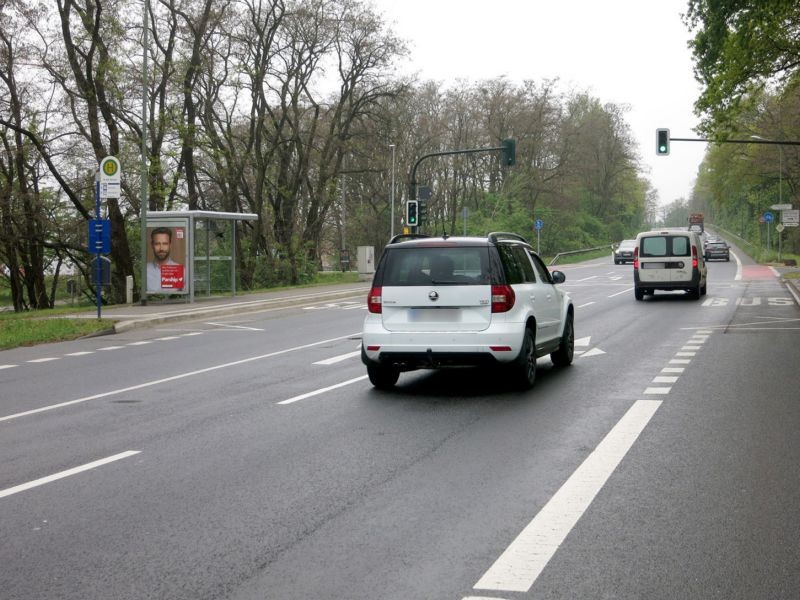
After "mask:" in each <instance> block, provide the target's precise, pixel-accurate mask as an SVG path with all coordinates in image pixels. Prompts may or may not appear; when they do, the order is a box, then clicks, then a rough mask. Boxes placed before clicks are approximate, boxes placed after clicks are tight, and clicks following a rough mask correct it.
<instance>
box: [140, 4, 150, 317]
mask: <svg viewBox="0 0 800 600" xmlns="http://www.w3.org/2000/svg"><path fill="white" fill-rule="evenodd" d="M149 13H150V0H144V15H143V17H142V22H143V26H142V28H143V31H142V148H141V153H142V157H141V158H142V164H141V165H140V177H141V183H140V196H139V203H140V205H141V206H140V208H139V210H140V213H141V215H140V220H141V227H142V231H141V248H140V249H141V252H142V259H141V262H142V271H141V285H140V286H139V302H140V303H141V304H142V305H145V304H147V46H148V45H149V43H150V42H149V39H148V38H149V36H148V33H149V29H148V23H149V19H148V14H149Z"/></svg>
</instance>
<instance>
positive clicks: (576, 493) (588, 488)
mask: <svg viewBox="0 0 800 600" xmlns="http://www.w3.org/2000/svg"><path fill="white" fill-rule="evenodd" d="M661 404H662V401H661V400H637V401H636V402H635V403H634V404H633V406H631V408H630V409H629V410H628V412H627V413H625V415H624V416H623V417H622V418H621V419H620V420H619V422H618V423H617V424H616V425H614V428H613V429H612V430H611V431H610V432H609V433H608V435H606V437H605V438H604V439H603V441H602V442H600V443H599V444H598V445H597V448H595V449H594V451H593V452H592V453H591V454H590V455H589V456H588V457H587V458H586V460H584V461H583V463H582V464H581V465H580V466H579V467H578V468H577V469H576V471H575V472H574V473H573V474H572V475H571V476H570V477H569V479H567V481H566V482H565V483H564V485H562V486H561V488H560V489H559V490H558V491H557V492H556V493H555V495H554V496H553V497H552V498H550V500H549V501H548V502H547V504H545V505H544V507H542V510H540V511H539V514H537V515H536V516H535V517H534V518H533V520H532V521H531V522H530V523H529V524H528V525H527V526H526V527H525V529H523V530H522V532H521V533H520V534H519V535H518V536H517V538H516V539H515V540H514V541H513V542H511V545H510V546H509V547H508V548H507V549H506V550H505V552H503V554H501V555H500V558H498V559H497V560H496V561H495V563H494V564H493V565H492V566H491V567H490V568H489V570H488V571H486V573H485V574H484V575H483V577H481V578H480V580H478V583H476V584H475V586H474V588H475V589H485V590H501V591H509V592H527V591H528V590H530V588H531V586H533V583H534V582H535V581H536V579H537V578H538V577H539V574H540V573H541V572H542V570H543V569H544V568H545V566H546V565H547V563H548V562H549V561H550V559H551V558H552V557H553V555H554V554H555V553H556V551H557V550H558V548H559V547H560V546H561V544H562V543H563V542H564V540H565V539H566V537H567V535H568V534H569V532H570V531H571V530H572V528H573V527H574V526H575V524H576V523H577V522H578V520H579V519H580V518H581V516H583V513H584V512H586V509H587V508H589V505H590V504H591V503H592V501H593V500H594V498H595V496H596V495H597V493H598V492H599V491H600V490H601V489H602V488H603V486H604V485H605V483H606V481H607V480H608V478H609V477H610V476H611V474H612V473H613V472H614V470H615V469H616V468H617V466H618V465H619V463H620V462H621V461H622V459H623V458H624V457H625V455H626V454H627V453H628V451H629V450H630V449H631V447H632V446H633V444H634V442H635V441H636V439H637V438H638V437H639V434H640V433H641V432H642V431H643V430H644V428H645V427H646V426H647V424H648V423H649V422H650V419H651V418H652V416H653V415H654V414H655V412H656V411H657V410H658V407H659V406H661Z"/></svg>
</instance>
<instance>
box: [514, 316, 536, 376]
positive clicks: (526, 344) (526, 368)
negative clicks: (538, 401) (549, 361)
mask: <svg viewBox="0 0 800 600" xmlns="http://www.w3.org/2000/svg"><path fill="white" fill-rule="evenodd" d="M510 369H511V379H512V381H513V382H514V383H515V384H516V385H517V386H518V387H519V388H520V389H524V390H527V389H530V388H531V387H533V384H534V382H535V381H536V338H535V334H534V332H533V331H531V329H530V327H526V328H525V334H524V335H523V336H522V348H520V351H519V356H517V358H516V359H515V360H514V362H513V363H511V365H510Z"/></svg>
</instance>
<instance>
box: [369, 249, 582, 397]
mask: <svg viewBox="0 0 800 600" xmlns="http://www.w3.org/2000/svg"><path fill="white" fill-rule="evenodd" d="M564 280H565V276H564V273H562V272H561V271H553V273H550V271H548V270H547V267H545V265H544V263H543V262H542V260H541V259H540V258H539V256H537V254H536V253H535V252H534V251H533V249H532V248H531V246H530V245H529V244H528V243H527V242H526V241H525V240H524V239H523V238H522V237H520V236H518V235H516V234H513V233H491V234H489V235H488V236H487V237H485V238H479V237H447V236H444V237H427V236H420V235H414V236H408V235H406V236H402V235H401V236H395V237H394V238H393V239H392V241H390V242H389V244H388V245H387V246H386V248H385V249H384V252H383V255H382V256H381V259H380V262H379V263H378V267H377V270H376V271H375V277H374V279H373V283H372V289H371V290H370V292H369V296H368V298H367V307H368V309H369V313H368V314H367V317H366V319H365V320H364V331H363V334H362V345H361V359H362V361H363V362H364V364H365V365H366V366H367V373H368V374H369V379H370V381H371V382H372V384H373V385H374V386H375V387H377V388H389V387H391V386H393V385H394V384H395V383H397V379H398V377H399V375H400V373H401V372H402V371H412V370H415V369H432V368H440V367H451V366H453V367H455V366H468V365H500V366H502V367H503V368H504V369H506V370H507V371H508V374H509V376H510V377H511V378H513V379H514V380H515V381H516V382H517V383H518V384H519V385H520V386H523V387H530V386H531V385H533V382H534V380H535V379H536V359H537V357H540V356H544V355H546V354H550V357H551V359H552V361H553V363H554V364H555V365H557V366H566V365H569V364H570V363H571V362H572V356H573V351H574V341H575V337H574V330H573V319H574V314H575V309H574V308H573V306H572V300H571V299H570V297H569V295H568V294H567V293H566V292H564V291H563V290H561V289H559V288H558V287H557V285H556V284H559V283H563V282H564Z"/></svg>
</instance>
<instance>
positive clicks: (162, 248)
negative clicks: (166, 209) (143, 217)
mask: <svg viewBox="0 0 800 600" xmlns="http://www.w3.org/2000/svg"><path fill="white" fill-rule="evenodd" d="M150 244H151V245H152V246H153V256H155V258H156V261H157V262H164V261H165V260H167V259H168V258H169V244H170V239H169V235H168V234H166V233H154V234H153V236H152V239H151V240H150Z"/></svg>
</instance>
